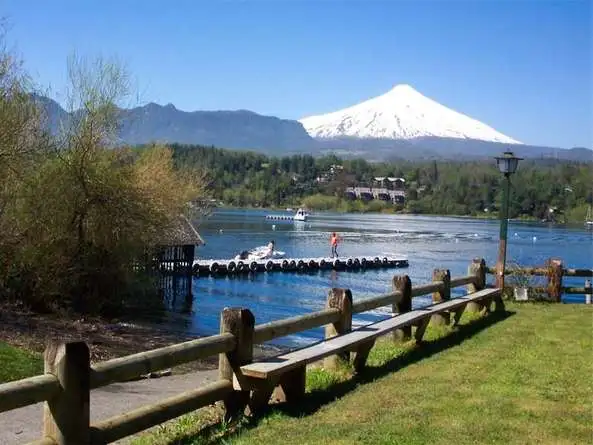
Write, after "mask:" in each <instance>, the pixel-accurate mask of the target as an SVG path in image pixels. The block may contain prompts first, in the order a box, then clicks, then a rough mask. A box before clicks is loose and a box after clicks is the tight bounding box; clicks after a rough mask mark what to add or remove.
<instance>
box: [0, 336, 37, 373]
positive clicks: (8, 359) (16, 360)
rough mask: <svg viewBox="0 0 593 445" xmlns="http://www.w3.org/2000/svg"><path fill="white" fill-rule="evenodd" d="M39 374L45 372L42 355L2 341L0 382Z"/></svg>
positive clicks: (0, 344) (0, 346) (0, 349)
mask: <svg viewBox="0 0 593 445" xmlns="http://www.w3.org/2000/svg"><path fill="white" fill-rule="evenodd" d="M37 374H43V358H42V357H41V355H39V354H34V353H32V352H28V351H25V350H23V349H19V348H15V347H14V346H10V345H8V344H6V343H4V342H0V383H4V382H10V381H12V380H18V379H22V378H25V377H31V376H34V375H37Z"/></svg>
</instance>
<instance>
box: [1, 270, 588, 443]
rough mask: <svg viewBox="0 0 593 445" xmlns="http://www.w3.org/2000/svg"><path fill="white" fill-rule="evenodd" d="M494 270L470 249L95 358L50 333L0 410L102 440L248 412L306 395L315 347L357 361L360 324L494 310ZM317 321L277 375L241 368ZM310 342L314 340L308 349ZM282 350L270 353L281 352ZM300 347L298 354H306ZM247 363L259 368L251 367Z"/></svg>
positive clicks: (397, 330)
mask: <svg viewBox="0 0 593 445" xmlns="http://www.w3.org/2000/svg"><path fill="white" fill-rule="evenodd" d="M533 270H534V273H539V272H540V270H539V269H533ZM542 270H543V269H542ZM545 270H546V271H548V270H549V269H548V268H546V269H545ZM556 270H557V267H556ZM560 271H561V273H560V274H559V276H560V281H558V280H557V279H556V280H554V281H553V283H554V285H555V286H556V287H557V286H558V282H560V286H561V277H562V276H563V275H565V276H591V271H590V270H587V271H583V270H580V269H560ZM491 272H492V269H490V268H488V267H486V264H485V261H484V260H483V259H475V260H474V261H473V262H472V263H471V264H470V266H469V268H468V275H466V276H462V277H453V278H451V276H450V273H449V271H448V270H442V269H436V270H435V271H434V273H433V282H432V283H428V284H423V285H419V286H412V283H411V281H410V278H409V277H408V276H407V275H400V276H395V277H394V278H393V283H392V287H393V291H392V292H390V293H387V294H384V295H379V296H376V297H372V298H366V299H361V300H356V301H353V299H352V294H351V292H350V290H348V289H332V290H330V292H329V294H328V298H327V302H326V308H325V309H323V310H320V311H316V312H312V313H309V314H305V315H301V316H296V317H291V318H288V319H283V320H278V321H272V322H269V323H264V324H260V325H255V318H254V316H253V314H252V313H251V312H250V311H249V310H248V309H242V308H226V309H225V310H223V312H222V313H221V333H220V334H218V335H213V336H209V337H205V338H200V339H197V340H192V341H188V342H184V343H179V344H174V345H171V346H167V347H163V348H159V349H154V350H151V351H147V352H141V353H137V354H133V355H129V356H126V357H121V358H116V359H113V360H108V361H105V362H101V363H96V364H91V363H90V360H89V349H88V346H87V344H86V343H84V342H71V343H60V342H50V343H49V345H48V347H47V349H46V351H45V354H44V361H45V374H43V375H40V376H35V377H30V378H26V379H22V380H18V381H15V382H9V383H4V384H0V413H1V412H4V411H9V410H13V409H17V408H20V407H23V406H27V405H32V404H35V403H38V402H45V404H44V419H43V438H42V439H40V440H37V441H35V442H32V443H33V444H37V445H41V444H45V445H85V444H107V443H111V442H114V441H116V440H119V439H121V438H124V437H126V436H130V435H133V434H136V433H138V432H140V431H143V430H145V429H147V428H150V427H152V426H155V425H158V424H160V423H163V422H165V421H167V420H170V419H173V418H175V417H178V416H180V415H183V414H185V413H188V412H191V411H194V410H196V409H198V408H201V407H204V406H207V405H210V404H213V403H216V402H223V404H224V407H225V411H226V416H227V417H233V416H235V415H237V414H239V413H240V412H242V411H243V410H246V412H247V413H250V412H251V413H253V412H255V411H256V410H258V409H260V408H262V407H264V406H265V405H267V404H268V402H269V399H270V395H271V394H272V391H273V392H274V396H275V397H276V399H278V400H284V401H290V400H294V399H297V398H298V397H300V396H302V395H303V394H304V390H305V373H306V363H309V362H310V361H311V360H313V359H316V358H317V357H321V358H323V357H325V360H324V365H325V366H328V367H332V366H335V364H336V363H337V362H338V361H340V360H350V359H352V361H353V364H354V367H355V369H357V370H360V369H361V368H362V367H364V364H365V361H366V357H367V356H368V353H369V351H370V349H371V348H372V346H373V345H374V342H375V337H376V336H375V334H365V332H364V330H365V329H366V330H367V331H368V330H369V329H379V327H380V326H384V328H383V330H380V331H377V335H383V333H387V332H390V333H392V334H393V335H392V338H393V339H394V340H396V341H400V340H408V339H410V338H411V335H412V327H413V326H414V327H415V335H414V336H415V339H416V341H417V342H421V340H422V336H423V334H424V331H425V329H426V327H427V325H428V324H429V322H431V321H432V322H433V323H449V322H450V315H453V318H454V322H455V323H457V322H458V321H459V318H460V316H461V313H462V312H463V311H464V310H467V311H482V310H486V311H487V312H488V311H489V310H490V304H491V303H492V302H494V303H495V310H502V309H504V304H503V301H502V296H501V292H500V290H499V289H491V291H489V290H488V289H487V286H486V273H491ZM557 275H558V274H557ZM459 286H466V288H467V295H466V297H459V298H451V288H455V287H459ZM429 294H432V299H433V304H432V305H430V306H427V307H426V308H423V309H421V310H418V309H417V310H412V299H413V298H414V297H418V296H423V295H429ZM472 295H473V297H472ZM385 306H391V310H392V314H391V319H387V320H383V321H381V322H377V323H375V324H371V325H368V326H363V327H361V328H359V329H354V330H353V329H352V315H353V314H358V313H361V312H365V311H369V310H372V309H376V308H379V307H385ZM431 308H433V309H432V310H431ZM398 317H399V318H398ZM381 323H382V324H381ZM322 326H325V340H323V341H321V342H320V343H319V344H317V346H316V345H313V346H307V347H305V348H301V349H299V350H297V351H294V352H292V353H289V354H292V356H291V357H292V360H293V362H292V363H291V365H290V366H293V365H294V367H293V368H291V369H286V370H283V371H282V375H280V374H277V375H276V374H274V375H275V377H274V378H270V379H261V378H257V379H255V378H253V377H252V376H250V375H248V373H243V372H242V369H244V370H248V369H249V368H250V367H251V368H253V367H255V368H257V366H264V367H265V366H268V367H270V366H272V365H270V363H269V362H268V363H267V364H266V362H265V360H266V359H264V362H263V363H262V362H261V361H260V362H257V361H255V362H254V360H253V346H254V345H255V344H261V343H264V342H267V341H270V340H273V339H275V338H278V337H283V336H286V335H290V334H294V333H297V332H301V331H304V330H308V329H312V328H316V327H322ZM320 344H321V346H319V345H320ZM330 344H333V345H334V346H333V348H334V349H331V354H330V355H329V356H328V354H327V353H323V354H321V355H319V354H320V353H319V349H320V348H321V349H323V347H325V346H327V345H330ZM315 347H316V348H317V349H313V348H315ZM307 348H309V349H307ZM299 354H300V355H299ZM216 355H218V356H219V380H218V381H216V382H214V383H210V384H208V385H204V386H202V387H199V388H196V389H195V390H192V391H188V392H185V393H182V394H180V395H177V396H174V397H170V398H168V399H165V400H161V401H159V402H157V403H154V404H151V405H146V406H143V407H140V408H137V409H135V410H132V411H130V412H127V413H124V414H121V415H117V416H114V417H112V418H110V419H106V420H103V421H100V422H98V423H95V424H91V423H90V416H89V405H90V391H91V390H93V389H95V388H99V387H102V386H106V385H109V384H111V383H115V382H122V381H128V380H130V379H132V378H135V377H138V376H140V375H142V374H146V373H149V372H152V371H158V370H160V369H165V368H170V367H173V366H177V365H180V364H183V363H187V362H191V361H194V360H198V359H203V358H207V357H211V356H216ZM281 357H282V355H280V356H278V357H275V358H272V359H271V360H272V361H273V360H276V361H279V360H280V359H281ZM295 357H296V359H295ZM299 357H304V358H303V361H302V363H301V362H299ZM272 367H273V366H272ZM270 369H271V368H270ZM274 372H276V371H274ZM252 373H253V374H254V375H263V374H261V373H260V374H258V373H257V372H256V371H254V370H253V369H252ZM270 375H271V374H270Z"/></svg>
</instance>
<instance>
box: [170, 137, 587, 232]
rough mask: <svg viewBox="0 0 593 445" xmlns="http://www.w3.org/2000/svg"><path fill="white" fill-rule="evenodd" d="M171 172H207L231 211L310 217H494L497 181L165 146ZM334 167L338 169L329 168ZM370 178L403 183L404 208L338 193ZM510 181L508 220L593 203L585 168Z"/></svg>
mask: <svg viewBox="0 0 593 445" xmlns="http://www.w3.org/2000/svg"><path fill="white" fill-rule="evenodd" d="M172 149H173V151H174V156H175V160H176V162H177V163H178V165H189V166H198V167H200V168H201V169H204V170H205V171H207V172H208V178H209V184H210V186H211V190H212V194H213V197H214V198H216V199H218V200H222V201H223V202H224V203H225V204H227V205H233V206H258V207H274V206H296V205H305V206H307V207H310V208H312V209H318V210H330V209H331V210H338V211H361V212H362V211H387V210H391V211H395V210H404V211H407V212H410V213H425V214H444V215H473V216H479V217H484V216H489V215H493V216H497V214H498V209H499V207H500V201H501V195H502V193H501V192H502V181H503V179H504V178H503V176H502V175H501V174H500V173H499V172H498V170H497V169H496V166H495V164H494V163H493V162H487V161H483V162H455V161H440V162H436V161H423V162H406V161H398V162H382V163H369V162H367V161H365V160H363V159H354V160H342V159H340V158H338V157H336V156H333V155H332V156H325V157H320V158H314V157H313V156H310V155H294V156H290V157H288V156H287V157H282V158H276V157H267V156H265V155H262V154H257V153H253V152H246V151H230V150H223V149H218V148H214V147H203V146H191V145H183V146H182V145H176V144H174V145H172ZM336 166H339V168H335V167H336ZM377 176H395V177H404V178H405V179H406V192H407V201H406V205H405V208H404V209H397V208H395V207H393V206H390V205H386V203H379V202H378V201H376V202H371V203H370V204H363V203H361V202H359V201H350V200H348V199H347V198H346V197H345V195H344V191H345V188H346V187H348V186H353V185H358V184H370V183H372V179H373V178H374V177H377ZM511 179H512V194H511V199H510V209H509V212H510V216H511V218H532V219H538V220H541V219H546V220H548V219H549V220H554V221H565V220H571V221H578V222H582V221H583V219H582V218H583V217H584V214H583V215H581V214H582V213H583V212H584V211H586V206H587V205H588V204H590V203H591V202H592V201H593V186H592V184H593V169H592V168H591V164H590V163H585V162H582V163H579V162H565V161H555V160H529V161H527V160H526V161H523V162H522V163H521V165H520V166H519V169H518V171H517V173H516V174H515V175H513V177H512V178H511Z"/></svg>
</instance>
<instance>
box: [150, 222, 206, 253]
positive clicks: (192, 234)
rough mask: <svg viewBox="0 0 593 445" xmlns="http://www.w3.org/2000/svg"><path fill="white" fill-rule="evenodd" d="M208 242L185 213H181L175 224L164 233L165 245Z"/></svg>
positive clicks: (163, 243)
mask: <svg viewBox="0 0 593 445" xmlns="http://www.w3.org/2000/svg"><path fill="white" fill-rule="evenodd" d="M204 244H206V242H205V241H204V239H203V238H202V237H201V236H200V234H199V233H198V231H197V230H196V228H195V227H194V226H193V224H192V223H191V221H190V220H189V219H188V218H187V217H186V216H185V215H179V218H177V221H176V222H175V225H174V226H173V227H172V228H171V229H170V231H169V232H168V233H166V234H164V235H163V237H162V241H161V245H163V246H167V247H168V246H189V245H191V246H203V245H204Z"/></svg>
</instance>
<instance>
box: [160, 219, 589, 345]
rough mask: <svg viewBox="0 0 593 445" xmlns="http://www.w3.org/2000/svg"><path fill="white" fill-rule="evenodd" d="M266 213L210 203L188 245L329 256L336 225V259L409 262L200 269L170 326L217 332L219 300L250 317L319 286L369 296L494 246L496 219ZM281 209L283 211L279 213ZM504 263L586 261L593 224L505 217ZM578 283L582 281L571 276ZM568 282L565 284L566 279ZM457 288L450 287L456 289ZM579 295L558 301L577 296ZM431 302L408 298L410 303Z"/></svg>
mask: <svg viewBox="0 0 593 445" xmlns="http://www.w3.org/2000/svg"><path fill="white" fill-rule="evenodd" d="M269 213H275V214H279V213H282V212H270V211H263V210H262V211H257V210H217V211H215V213H214V214H213V215H212V216H210V218H208V219H207V220H205V221H204V222H203V223H202V225H201V227H200V229H199V230H200V234H201V235H202V237H203V238H204V239H205V241H206V246H203V247H200V248H198V249H197V257H198V258H201V259H220V258H231V257H234V256H235V255H236V254H237V253H238V252H240V251H242V250H248V249H252V248H254V247H257V246H262V245H265V244H267V243H268V242H269V241H270V240H272V239H273V240H275V242H276V249H277V250H280V251H283V252H285V253H286V256H287V257H292V258H303V257H321V256H329V253H330V247H329V235H330V233H331V232H332V231H335V232H337V233H338V234H339V235H340V236H341V238H342V242H341V244H340V246H339V249H338V250H339V253H340V256H341V257H347V256H366V257H374V256H402V257H406V258H408V260H409V263H410V266H409V267H408V268H405V269H392V268H390V269H379V270H367V271H364V272H362V271H355V272H348V271H339V272H336V271H315V272H309V273H304V274H297V273H283V272H273V273H269V274H268V273H257V274H255V275H254V276H234V277H221V278H210V277H199V278H194V279H193V283H192V289H193V303H192V305H191V308H189V307H188V304H187V301H185V302H184V301H183V300H184V299H183V298H179V297H178V298H175V299H174V300H173V299H171V301H170V305H171V312H170V314H169V317H170V320H169V324H170V326H171V329H175V330H180V331H184V332H186V333H191V334H195V335H211V334H215V333H218V330H219V317H220V311H221V310H222V309H223V308H224V307H228V306H235V307H238V306H241V307H246V308H249V309H250V310H251V311H252V312H253V313H254V314H255V318H256V324H260V323H264V322H268V321H271V320H277V319H281V318H286V317H290V316H294V315H299V314H303V313H307V312H311V311H315V310H319V309H322V308H323V307H324V304H325V299H326V295H327V292H328V289H329V288H331V287H343V288H350V289H351V290H352V294H353V297H354V299H355V300H356V299H359V298H365V297H371V296H375V295H379V294H381V293H385V292H388V291H390V290H391V278H392V277H393V275H394V274H397V273H406V274H408V275H409V276H410V278H411V279H412V284H421V283H425V282H429V281H430V280H431V277H432V270H433V269H434V268H448V269H450V270H451V275H452V276H459V275H465V274H466V273H467V267H468V264H469V263H470V262H471V260H472V258H475V257H483V258H485V259H486V262H487V264H488V265H489V266H491V265H494V264H495V261H496V255H497V247H498V232H499V222H498V221H497V220H492V221H487V220H475V219H467V218H446V217H432V216H431V217H427V216H410V215H368V214H367V215H361V214H343V213H329V212H327V213H325V212H319V213H314V214H313V215H311V217H310V218H309V220H308V221H307V222H304V223H302V222H282V221H270V220H266V219H265V215H266V214H269ZM285 213H286V214H288V213H287V212H285ZM508 233H509V236H508V247H507V249H508V250H507V262H517V263H520V264H524V265H541V264H543V263H544V261H545V260H546V259H547V258H550V257H559V258H562V259H563V261H564V263H565V265H566V266H568V267H579V268H593V232H592V231H590V230H586V229H585V228H584V227H572V228H571V227H559V226H552V225H544V224H534V223H525V222H513V221H511V222H510V224H509V232H508ZM572 282H574V284H576V285H580V286H582V285H583V282H584V279H582V278H581V279H573V281H572ZM572 282H571V281H568V280H567V283H571V284H572ZM462 293H463V290H461V289H459V290H458V291H457V294H462ZM582 301H584V297H583V296H574V297H569V298H566V299H565V302H582ZM429 302H430V298H429V297H425V298H422V297H421V298H416V299H414V306H415V307H417V306H422V305H425V304H428V303H429ZM386 313H387V309H384V310H382V309H380V310H377V311H374V312H371V313H366V314H363V315H360V316H358V317H356V318H355V320H354V322H355V324H360V323H368V322H370V321H374V320H377V319H379V318H382V317H385V315H386ZM321 335H322V331H321V329H314V330H311V331H308V332H304V333H302V334H298V335H293V336H290V337H287V338H285V339H278V340H277V341H276V343H277V344H284V345H297V344H301V343H308V342H311V341H314V340H315V339H317V338H320V337H321Z"/></svg>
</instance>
